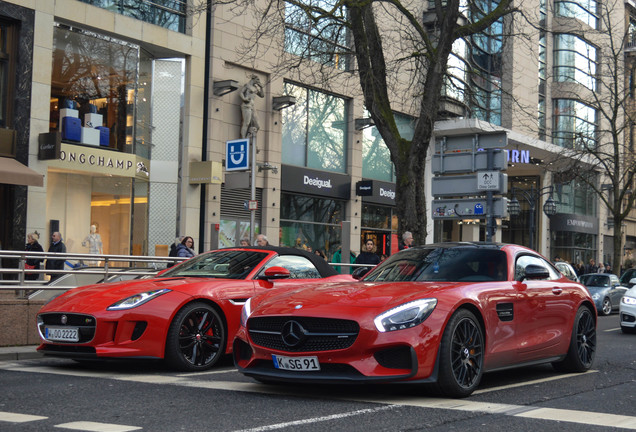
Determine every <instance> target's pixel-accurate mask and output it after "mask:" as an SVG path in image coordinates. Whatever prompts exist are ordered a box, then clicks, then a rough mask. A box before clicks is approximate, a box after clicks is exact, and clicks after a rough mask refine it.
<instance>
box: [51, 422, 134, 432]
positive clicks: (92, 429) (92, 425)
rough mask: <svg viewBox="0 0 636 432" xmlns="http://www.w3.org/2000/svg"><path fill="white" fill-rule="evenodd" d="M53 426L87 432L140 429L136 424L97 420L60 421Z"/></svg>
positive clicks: (120, 431)
mask: <svg viewBox="0 0 636 432" xmlns="http://www.w3.org/2000/svg"><path fill="white" fill-rule="evenodd" d="M55 427H56V428H60V429H73V430H81V431H87V432H127V431H134V430H140V429H142V428H140V427H137V426H126V425H118V424H111V423H97V422H88V421H77V422H70V423H62V424H59V425H55Z"/></svg>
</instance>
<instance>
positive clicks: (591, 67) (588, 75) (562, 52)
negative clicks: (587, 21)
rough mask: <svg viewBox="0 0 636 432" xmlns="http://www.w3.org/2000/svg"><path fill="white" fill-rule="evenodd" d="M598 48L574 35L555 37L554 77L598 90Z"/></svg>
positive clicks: (560, 80)
mask: <svg viewBox="0 0 636 432" xmlns="http://www.w3.org/2000/svg"><path fill="white" fill-rule="evenodd" d="M596 64H597V52H596V48H595V47H594V46H592V45H591V44H589V43H587V42H586V41H585V40H583V39H581V38H579V37H577V36H574V35H572V34H557V35H555V36H554V77H555V80H556V81H559V82H575V83H579V84H581V85H584V86H585V87H587V88H589V89H590V90H595V89H596Z"/></svg>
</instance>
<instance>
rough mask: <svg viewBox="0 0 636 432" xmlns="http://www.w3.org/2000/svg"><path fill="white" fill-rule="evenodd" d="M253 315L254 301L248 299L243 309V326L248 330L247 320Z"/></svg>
mask: <svg viewBox="0 0 636 432" xmlns="http://www.w3.org/2000/svg"><path fill="white" fill-rule="evenodd" d="M250 315H252V299H251V298H248V299H247V301H246V302H245V304H244V305H243V309H241V326H243V327H246V328H247V319H248V318H249V317H250Z"/></svg>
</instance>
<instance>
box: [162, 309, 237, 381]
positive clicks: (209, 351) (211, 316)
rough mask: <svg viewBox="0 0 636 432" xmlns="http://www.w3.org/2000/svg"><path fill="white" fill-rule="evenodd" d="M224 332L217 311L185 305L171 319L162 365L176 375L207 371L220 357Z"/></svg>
mask: <svg viewBox="0 0 636 432" xmlns="http://www.w3.org/2000/svg"><path fill="white" fill-rule="evenodd" d="M226 338H227V332H226V329H225V324H224V323H223V320H222V319H221V316H220V315H219V313H218V312H217V310H216V309H215V308H214V307H212V306H210V305H209V304H207V303H202V302H194V303H190V304H187V305H186V306H185V307H184V308H183V309H181V310H180V311H179V312H178V313H177V315H175V317H174V319H173V320H172V323H170V329H169V330H168V335H167V338H166V362H167V363H168V365H169V366H170V367H171V368H173V369H176V370H180V371H187V372H192V371H202V370H206V369H209V368H211V367H212V366H214V365H215V364H216V362H217V361H218V360H219V358H221V356H223V354H224V352H225V342H226Z"/></svg>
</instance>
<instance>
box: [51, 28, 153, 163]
mask: <svg viewBox="0 0 636 432" xmlns="http://www.w3.org/2000/svg"><path fill="white" fill-rule="evenodd" d="M140 53H141V50H140V47H139V46H138V45H135V44H131V43H128V42H123V41H120V40H116V39H114V38H111V37H107V36H104V35H98V34H96V33H93V32H89V31H83V30H79V29H76V28H72V27H69V26H66V25H62V24H58V25H56V27H55V29H54V46H53V68H52V69H53V70H52V78H51V105H50V117H49V118H50V130H51V131H54V130H58V129H59V123H60V122H62V121H63V119H62V118H60V110H62V109H64V108H73V109H76V110H77V111H78V112H79V115H78V117H79V119H80V121H82V124H83V125H84V123H83V121H84V119H85V114H87V113H91V112H94V113H97V114H100V115H101V116H102V121H103V123H102V124H101V125H99V126H103V127H106V128H108V130H109V140H110V144H109V147H110V148H113V149H117V150H119V151H123V152H126V153H133V152H134V133H135V130H134V129H135V122H134V116H135V103H136V102H139V104H144V103H148V104H149V103H150V102H149V101H148V100H147V98H146V100H145V101H144V100H139V101H137V83H138V78H139V70H140V69H139V68H140ZM97 126H98V125H97V124H95V125H93V127H97Z"/></svg>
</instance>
